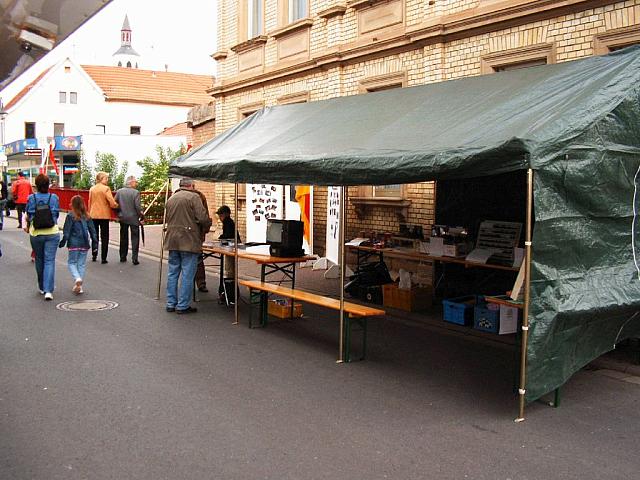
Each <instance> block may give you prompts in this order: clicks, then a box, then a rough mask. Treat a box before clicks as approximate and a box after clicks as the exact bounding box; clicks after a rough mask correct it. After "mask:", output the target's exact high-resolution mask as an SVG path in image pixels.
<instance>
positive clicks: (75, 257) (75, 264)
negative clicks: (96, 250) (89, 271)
mask: <svg viewBox="0 0 640 480" xmlns="http://www.w3.org/2000/svg"><path fill="white" fill-rule="evenodd" d="M67 267H68V268H69V272H70V273H71V276H72V277H73V279H74V280H75V279H76V278H84V271H85V269H86V268H87V250H69V257H68V258H67Z"/></svg>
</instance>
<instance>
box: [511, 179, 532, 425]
mask: <svg viewBox="0 0 640 480" xmlns="http://www.w3.org/2000/svg"><path fill="white" fill-rule="evenodd" d="M532 215H533V170H532V169H531V168H530V169H528V170H527V225H526V233H525V242H524V246H525V259H524V261H525V266H524V272H525V279H524V310H523V315H522V343H521V351H520V388H519V389H518V395H519V408H518V418H516V419H515V421H516V422H522V421H524V406H525V394H526V392H527V390H526V388H527V344H528V341H529V301H530V290H531V230H532V229H531V221H532Z"/></svg>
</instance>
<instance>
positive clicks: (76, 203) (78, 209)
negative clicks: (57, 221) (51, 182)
mask: <svg viewBox="0 0 640 480" xmlns="http://www.w3.org/2000/svg"><path fill="white" fill-rule="evenodd" d="M96 237H97V235H96V229H95V227H94V226H93V222H92V221H91V217H89V215H88V214H87V208H86V207H85V205H84V200H83V199H82V197H81V196H80V195H75V196H74V197H72V198H71V211H70V212H69V214H68V215H67V218H66V219H65V221H64V227H63V229H62V240H60V245H59V246H60V248H62V247H64V246H65V245H67V248H68V249H69V256H68V258H67V267H68V268H69V272H70V273H71V276H72V277H73V280H74V285H73V289H72V290H73V293H75V294H80V293H84V291H83V290H82V281H83V279H84V272H85V269H86V267H87V252H88V251H89V248H90V246H91V245H96V246H97V244H98V239H97V238H96ZM90 242H91V243H90ZM95 253H96V254H97V253H98V252H97V248H96V251H95Z"/></svg>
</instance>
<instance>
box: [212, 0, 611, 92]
mask: <svg viewBox="0 0 640 480" xmlns="http://www.w3.org/2000/svg"><path fill="white" fill-rule="evenodd" d="M613 3H615V2H614V1H611V0H608V1H603V0H538V1H534V2H531V1H524V0H519V1H515V2H514V1H505V2H501V3H493V4H490V5H487V6H481V7H477V8H474V9H470V10H468V11H465V12H461V13H457V14H453V15H449V16H445V17H439V18H436V19H433V20H431V21H427V22H423V23H420V24H417V25H414V26H411V27H409V28H404V27H402V28H400V29H395V30H394V31H393V32H391V33H388V34H387V35H385V36H379V37H378V39H377V41H375V42H373V43H372V42H371V40H370V39H363V40H360V41H356V42H352V43H349V44H344V45H340V46H337V47H333V48H331V49H326V50H324V51H322V52H320V54H319V55H315V56H313V57H312V58H311V59H310V60H306V61H304V62H299V63H296V64H293V65H286V66H281V65H274V66H272V67H267V68H265V70H264V72H262V73H260V74H258V75H255V74H254V75H247V76H236V77H233V78H231V79H229V80H222V81H221V82H220V83H218V84H216V85H215V86H214V87H213V88H212V89H210V90H209V92H210V93H211V94H212V95H213V96H214V97H215V96H219V95H227V94H229V93H232V92H235V91H238V90H244V89H247V88H251V87H254V86H256V85H260V84H263V83H265V82H272V81H280V80H282V79H283V78H286V77H290V76H293V75H300V74H306V73H310V72H311V71H313V70H317V69H325V70H326V69H330V68H334V67H335V66H337V65H344V64H350V63H354V62H357V61H362V60H363V59H364V58H365V57H380V56H384V55H390V54H394V53H400V52H403V51H409V50H415V49H416V48H422V47H424V46H426V45H430V44H434V43H443V42H448V41H452V40H456V39H459V38H463V37H466V36H471V35H477V34H481V33H487V32H491V31H496V30H502V29H505V28H509V27H513V26H518V25H522V24H526V23H531V22H532V21H539V20H542V19H545V18H553V17H554V16H558V15H561V14H565V13H570V12H572V11H578V10H584V9H587V8H593V7H597V6H603V5H609V4H613Z"/></svg>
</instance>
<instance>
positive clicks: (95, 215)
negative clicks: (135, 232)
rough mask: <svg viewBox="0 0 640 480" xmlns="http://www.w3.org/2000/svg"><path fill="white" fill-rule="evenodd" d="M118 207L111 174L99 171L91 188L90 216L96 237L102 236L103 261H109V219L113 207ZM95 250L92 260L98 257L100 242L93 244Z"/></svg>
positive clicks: (92, 248) (92, 247)
mask: <svg viewBox="0 0 640 480" xmlns="http://www.w3.org/2000/svg"><path fill="white" fill-rule="evenodd" d="M115 208H118V204H117V203H116V201H115V200H114V198H113V194H112V193H111V189H110V188H109V174H108V173H106V172H98V174H97V175H96V184H95V185H94V186H93V187H91V188H90V189H89V216H90V217H91V219H92V220H93V226H94V227H95V229H96V238H100V240H99V242H100V243H102V251H101V257H102V263H103V264H104V263H107V253H108V251H109V220H111V211H112V209H115ZM91 250H92V251H93V258H92V260H93V261H94V262H95V261H96V259H97V258H98V243H95V244H94V245H91Z"/></svg>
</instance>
